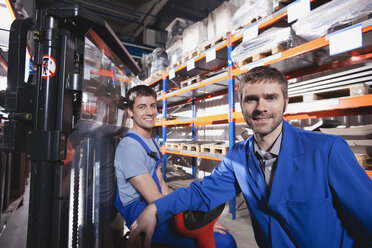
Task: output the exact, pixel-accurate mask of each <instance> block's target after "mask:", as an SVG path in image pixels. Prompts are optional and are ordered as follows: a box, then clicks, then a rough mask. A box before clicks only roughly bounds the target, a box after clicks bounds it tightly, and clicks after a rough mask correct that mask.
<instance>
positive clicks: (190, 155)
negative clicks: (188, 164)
mask: <svg viewBox="0 0 372 248" xmlns="http://www.w3.org/2000/svg"><path fill="white" fill-rule="evenodd" d="M165 153H169V154H174V155H180V156H188V157H193V158H204V159H209V160H216V161H222V158H215V157H208V156H202V155H200V152H199V155H194V154H188V153H182V152H172V151H165Z"/></svg>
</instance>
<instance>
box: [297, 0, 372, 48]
mask: <svg viewBox="0 0 372 248" xmlns="http://www.w3.org/2000/svg"><path fill="white" fill-rule="evenodd" d="M371 12H372V1H370V0H356V1H349V0H333V1H331V2H329V3H326V4H324V5H322V6H320V7H318V8H316V9H314V10H312V11H311V12H310V13H309V14H308V15H306V16H304V17H300V18H299V19H298V20H297V22H295V23H294V24H293V25H292V28H293V29H294V31H295V32H296V34H297V35H298V36H300V37H302V38H304V39H306V40H308V41H311V40H314V39H318V38H319V37H321V36H323V35H326V34H328V33H330V32H333V31H335V30H337V29H342V28H345V27H347V26H351V25H353V24H356V23H358V22H361V21H363V20H366V19H368V17H369V16H370V13H371Z"/></svg>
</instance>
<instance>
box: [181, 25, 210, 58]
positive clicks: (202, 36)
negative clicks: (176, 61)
mask: <svg viewBox="0 0 372 248" xmlns="http://www.w3.org/2000/svg"><path fill="white" fill-rule="evenodd" d="M206 40H207V20H206V19H204V20H202V21H199V22H196V23H194V24H192V25H190V26H189V27H188V28H186V29H185V31H183V36H182V50H183V51H182V52H183V57H184V59H186V60H188V59H191V58H192V57H194V56H196V55H198V54H199V53H200V50H201V46H202V45H203V44H204V42H205V41H206Z"/></svg>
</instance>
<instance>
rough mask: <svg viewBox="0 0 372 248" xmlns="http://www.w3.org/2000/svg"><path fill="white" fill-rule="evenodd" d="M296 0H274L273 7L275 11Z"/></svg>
mask: <svg viewBox="0 0 372 248" xmlns="http://www.w3.org/2000/svg"><path fill="white" fill-rule="evenodd" d="M294 1H295V0H274V1H273V7H274V11H278V10H280V9H282V8H284V7H286V6H288V5H289V4H290V3H292V2H294Z"/></svg>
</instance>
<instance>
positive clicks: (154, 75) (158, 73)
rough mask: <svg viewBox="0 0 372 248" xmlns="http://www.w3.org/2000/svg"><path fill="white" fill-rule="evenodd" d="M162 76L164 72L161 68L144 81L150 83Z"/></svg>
mask: <svg viewBox="0 0 372 248" xmlns="http://www.w3.org/2000/svg"><path fill="white" fill-rule="evenodd" d="M162 76H163V72H162V71H161V70H160V71H157V72H155V73H153V74H151V75H150V77H148V78H146V79H145V80H144V83H145V84H149V83H151V82H153V81H155V80H156V79H158V78H161V77H162Z"/></svg>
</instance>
